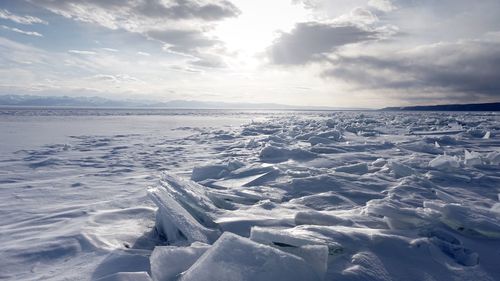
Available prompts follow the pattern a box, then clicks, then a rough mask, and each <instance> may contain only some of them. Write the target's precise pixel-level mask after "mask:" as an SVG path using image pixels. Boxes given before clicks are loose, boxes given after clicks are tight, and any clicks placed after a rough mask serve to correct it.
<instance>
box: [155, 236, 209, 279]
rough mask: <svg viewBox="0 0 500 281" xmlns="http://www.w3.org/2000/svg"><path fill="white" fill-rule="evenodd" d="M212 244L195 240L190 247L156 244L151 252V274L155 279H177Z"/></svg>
mask: <svg viewBox="0 0 500 281" xmlns="http://www.w3.org/2000/svg"><path fill="white" fill-rule="evenodd" d="M209 248H210V245H207V244H203V243H199V242H195V243H193V244H191V246H189V247H175V246H156V247H155V249H154V250H153V253H151V258H150V259H149V260H150V263H151V276H152V277H153V280H155V281H168V280H177V278H178V277H179V276H180V274H181V273H182V272H184V271H186V270H188V269H189V268H190V267H191V266H192V265H193V264H194V263H195V262H196V261H197V260H198V258H199V257H200V256H201V255H203V254H204V253H205V252H206V251H207V250H208V249H209Z"/></svg>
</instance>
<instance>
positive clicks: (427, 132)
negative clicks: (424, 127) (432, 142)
mask: <svg viewBox="0 0 500 281" xmlns="http://www.w3.org/2000/svg"><path fill="white" fill-rule="evenodd" d="M462 132H465V130H463V129H459V130H440V131H417V132H410V133H408V134H407V135H415V136H423V135H455V134H458V133H462Z"/></svg>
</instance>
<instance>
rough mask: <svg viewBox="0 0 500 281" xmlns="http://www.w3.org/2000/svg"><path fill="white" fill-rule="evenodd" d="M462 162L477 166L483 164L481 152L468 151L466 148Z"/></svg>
mask: <svg viewBox="0 0 500 281" xmlns="http://www.w3.org/2000/svg"><path fill="white" fill-rule="evenodd" d="M464 164H465V165H467V166H477V165H481V164H483V160H482V159H481V154H479V153H477V152H474V151H472V152H469V151H468V150H467V149H466V150H465V160H464Z"/></svg>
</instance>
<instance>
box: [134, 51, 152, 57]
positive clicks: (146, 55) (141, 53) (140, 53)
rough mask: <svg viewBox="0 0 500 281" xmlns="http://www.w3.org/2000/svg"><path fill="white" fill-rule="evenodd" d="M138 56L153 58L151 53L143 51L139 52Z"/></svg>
mask: <svg viewBox="0 0 500 281" xmlns="http://www.w3.org/2000/svg"><path fill="white" fill-rule="evenodd" d="M137 54H138V55H139V56H145V57H149V56H151V54H150V53H147V52H141V51H139V52H137Z"/></svg>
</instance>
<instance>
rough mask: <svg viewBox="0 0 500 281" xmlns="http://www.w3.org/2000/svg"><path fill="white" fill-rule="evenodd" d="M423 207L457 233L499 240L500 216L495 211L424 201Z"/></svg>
mask: <svg viewBox="0 0 500 281" xmlns="http://www.w3.org/2000/svg"><path fill="white" fill-rule="evenodd" d="M423 204H424V207H425V208H427V209H429V210H432V211H434V212H435V213H437V214H438V215H439V218H440V220H441V221H442V222H443V223H444V224H446V225H448V226H449V227H451V228H452V229H454V230H457V231H459V232H462V233H465V234H469V235H472V236H482V237H485V238H493V239H499V238H500V214H499V213H498V212H496V211H495V210H489V209H485V208H481V207H474V206H464V205H462V204H456V203H451V204H447V203H443V202H440V201H424V203H423Z"/></svg>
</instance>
